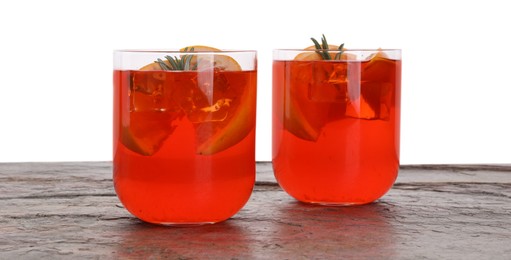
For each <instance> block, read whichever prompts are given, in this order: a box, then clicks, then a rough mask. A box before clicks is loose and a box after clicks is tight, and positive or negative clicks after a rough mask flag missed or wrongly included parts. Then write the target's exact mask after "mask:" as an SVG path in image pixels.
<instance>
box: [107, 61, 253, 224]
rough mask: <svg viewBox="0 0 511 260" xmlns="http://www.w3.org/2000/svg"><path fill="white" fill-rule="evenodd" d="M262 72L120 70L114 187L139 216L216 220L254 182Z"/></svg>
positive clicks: (243, 198)
mask: <svg viewBox="0 0 511 260" xmlns="http://www.w3.org/2000/svg"><path fill="white" fill-rule="evenodd" d="M255 93H256V72H255V71H219V70H216V69H215V70H213V69H211V70H204V71H129V70H126V71H123V70H116V71H114V186H115V189H116V192H117V194H118V197H119V199H120V200H121V202H122V203H123V205H124V206H125V207H126V209H127V210H128V211H130V212H131V213H132V214H133V215H135V216H137V217H139V218H140V219H142V220H144V221H147V222H152V223H161V224H187V223H189V224H194V223H214V222H219V221H222V220H225V219H227V218H229V217H231V216H232V215H234V214H235V213H236V212H238V211H239V209H241V207H242V206H243V205H244V204H245V203H246V202H247V200H248V198H249V197H250V194H251V192H252V188H253V185H254V181H255V155H254V150H255V149H254V145H255Z"/></svg>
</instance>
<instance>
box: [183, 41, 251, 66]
mask: <svg viewBox="0 0 511 260" xmlns="http://www.w3.org/2000/svg"><path fill="white" fill-rule="evenodd" d="M191 48H193V51H210V52H217V51H220V49H217V48H213V47H209V46H203V45H192V46H187V47H185V48H182V49H181V50H180V51H185V49H187V50H188V51H189V50H191ZM197 63H198V64H197ZM196 64H197V68H198V69H199V70H200V69H201V68H207V67H211V66H214V67H215V68H218V69H220V70H225V71H240V70H241V66H240V65H239V63H238V62H237V61H236V60H235V59H233V58H232V57H231V56H228V55H222V54H213V55H211V56H209V57H208V56H201V57H200V58H199V61H198V62H197V57H192V60H191V61H190V65H191V67H194V66H195V65H196Z"/></svg>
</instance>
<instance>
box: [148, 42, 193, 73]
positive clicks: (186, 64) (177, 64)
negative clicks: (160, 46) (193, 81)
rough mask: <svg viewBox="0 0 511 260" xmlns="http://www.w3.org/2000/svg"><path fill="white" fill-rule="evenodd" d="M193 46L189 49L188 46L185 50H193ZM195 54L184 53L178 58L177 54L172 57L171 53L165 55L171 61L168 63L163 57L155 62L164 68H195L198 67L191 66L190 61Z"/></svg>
mask: <svg viewBox="0 0 511 260" xmlns="http://www.w3.org/2000/svg"><path fill="white" fill-rule="evenodd" d="M193 49H194V48H193V47H192V48H190V50H188V47H186V48H185V49H184V50H183V51H184V52H187V51H193ZM192 57H193V55H183V56H181V58H178V57H176V56H174V57H172V56H170V55H167V56H165V59H167V61H168V62H169V63H168V64H167V63H165V61H163V60H162V59H157V60H156V61H155V62H156V63H158V65H160V68H161V69H162V70H194V69H197V68H196V67H195V68H191V66H190V63H191V61H192Z"/></svg>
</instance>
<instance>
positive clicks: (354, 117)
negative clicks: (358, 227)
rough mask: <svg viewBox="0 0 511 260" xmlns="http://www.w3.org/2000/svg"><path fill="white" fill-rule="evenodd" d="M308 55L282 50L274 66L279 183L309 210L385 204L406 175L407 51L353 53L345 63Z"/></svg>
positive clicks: (347, 54) (275, 153) (275, 162)
mask: <svg viewBox="0 0 511 260" xmlns="http://www.w3.org/2000/svg"><path fill="white" fill-rule="evenodd" d="M300 52H303V51H294V52H293V51H292V50H276V51H275V56H276V57H275V59H274V62H273V167H274V172H275V177H276V178H277V181H278V183H279V184H280V186H281V187H282V188H283V189H284V190H285V191H286V192H287V193H289V194H290V195H291V196H293V197H294V198H296V199H297V200H300V201H303V202H310V203H318V204H329V205H354V204H365V203H369V202H372V201H374V200H376V199H378V198H380V197H381V196H383V195H384V194H385V193H386V192H387V191H388V190H389V189H390V188H391V186H392V185H393V183H394V181H395V179H396V177H397V173H398V169H399V131H400V96H401V91H400V89H401V60H400V58H401V57H400V55H401V54H400V51H399V50H379V51H376V50H375V51H368V50H362V51H346V52H345V54H344V56H343V57H344V58H342V59H340V60H322V59H315V58H310V59H309V58H307V57H306V55H303V54H302V55H300V54H299V53H300ZM306 53H307V52H306ZM310 53H311V55H315V54H314V51H311V52H310ZM297 54H298V55H300V56H297ZM295 56H296V57H297V59H293V58H292V57H295ZM289 57H291V58H289ZM303 57H305V58H303ZM309 57H310V56H309Z"/></svg>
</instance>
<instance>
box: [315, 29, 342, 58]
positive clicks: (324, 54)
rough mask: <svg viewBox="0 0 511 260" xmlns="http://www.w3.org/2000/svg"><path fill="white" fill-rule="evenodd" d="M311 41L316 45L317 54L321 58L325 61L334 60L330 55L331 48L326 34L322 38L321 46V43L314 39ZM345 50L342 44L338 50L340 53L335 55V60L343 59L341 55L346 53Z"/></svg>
mask: <svg viewBox="0 0 511 260" xmlns="http://www.w3.org/2000/svg"><path fill="white" fill-rule="evenodd" d="M311 40H312V42H313V43H314V46H315V47H316V53H318V54H319V55H320V56H321V58H323V60H331V59H332V57H330V54H329V53H328V50H329V49H330V48H329V47H328V42H327V41H326V37H325V35H324V34H322V37H321V44H319V42H318V41H317V40H316V39H314V38H311ZM343 48H344V43H343V44H341V45H340V46H339V48H338V49H337V50H338V52H337V54H335V57H334V60H340V59H341V55H342V53H343V52H344V50H343Z"/></svg>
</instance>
